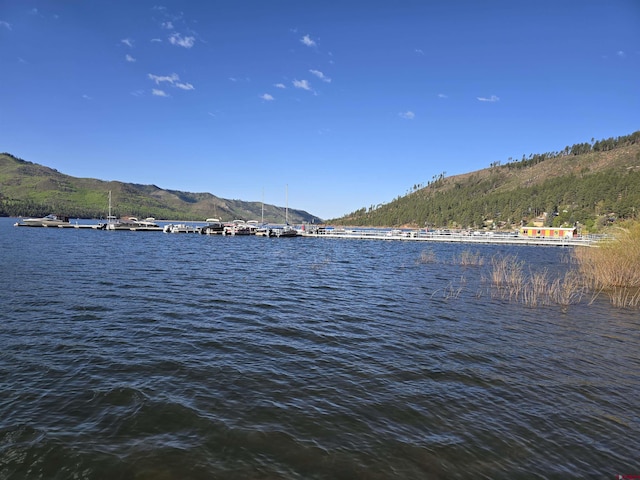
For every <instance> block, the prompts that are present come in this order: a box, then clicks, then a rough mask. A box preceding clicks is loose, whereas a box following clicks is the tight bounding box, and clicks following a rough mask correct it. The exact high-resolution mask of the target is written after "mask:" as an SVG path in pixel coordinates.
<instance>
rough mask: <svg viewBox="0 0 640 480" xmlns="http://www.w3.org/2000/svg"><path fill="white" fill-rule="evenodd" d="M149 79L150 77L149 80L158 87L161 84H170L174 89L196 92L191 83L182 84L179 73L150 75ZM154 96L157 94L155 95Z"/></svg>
mask: <svg viewBox="0 0 640 480" xmlns="http://www.w3.org/2000/svg"><path fill="white" fill-rule="evenodd" d="M147 77H149V79H150V80H152V81H153V82H154V83H155V84H156V85H160V84H161V83H168V84H169V85H171V86H172V87H175V88H179V89H180V90H195V87H194V86H193V85H191V84H190V83H186V82H181V81H180V77H179V76H178V74H177V73H172V74H171V75H154V74H152V73H149V74H148V75H147ZM154 95H156V94H155V93H154ZM161 96H162V95H161Z"/></svg>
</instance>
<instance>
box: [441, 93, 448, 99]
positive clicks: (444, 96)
mask: <svg viewBox="0 0 640 480" xmlns="http://www.w3.org/2000/svg"><path fill="white" fill-rule="evenodd" d="M438 98H449V95H445V94H444V93H439V94H438Z"/></svg>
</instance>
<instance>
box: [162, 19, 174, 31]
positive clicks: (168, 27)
mask: <svg viewBox="0 0 640 480" xmlns="http://www.w3.org/2000/svg"><path fill="white" fill-rule="evenodd" d="M160 26H161V27H162V28H164V29H165V30H173V22H171V21H167V22H162V23H161V24H160Z"/></svg>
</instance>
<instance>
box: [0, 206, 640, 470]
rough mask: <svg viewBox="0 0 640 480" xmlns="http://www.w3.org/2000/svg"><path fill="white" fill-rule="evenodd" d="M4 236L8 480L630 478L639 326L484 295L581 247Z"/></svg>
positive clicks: (0, 347) (583, 307) (0, 464)
mask: <svg viewBox="0 0 640 480" xmlns="http://www.w3.org/2000/svg"><path fill="white" fill-rule="evenodd" d="M13 221H15V220H10V219H0V264H1V268H2V276H1V280H0V301H1V305H2V308H1V309H0V478H1V479H21V478H28V479H31V478H33V479H35V478H42V479H69V478H86V479H94V478H100V479H101V478H104V479H113V478H124V479H128V478H131V479H209V478H219V479H245V478H246V479H307V478H315V479H388V478H393V479H414V478H415V479H423V478H425V479H429V478H433V479H441V478H461V479H466V478H530V477H537V478H545V477H546V478H561V477H562V478H566V477H570V478H614V476H615V475H616V474H632V473H640V463H638V459H640V447H639V445H640V444H639V443H638V438H640V416H639V415H640V414H639V413H638V412H640V349H639V345H640V333H639V331H638V329H639V324H640V318H639V317H640V315H639V314H638V312H637V311H623V310H616V309H613V308H611V307H610V306H609V305H608V304H607V303H606V302H605V301H600V300H597V301H595V302H593V303H592V304H589V302H588V300H587V301H583V302H582V303H580V304H579V305H573V306H571V307H570V308H569V309H568V311H565V312H563V311H562V309H560V308H558V307H539V308H529V307H524V306H522V305H517V304H514V303H510V302H509V301H508V300H505V299H501V298H499V297H497V296H495V295H491V293H490V285H489V282H488V279H489V277H490V269H491V261H490V259H491V258H492V257H493V256H494V255H505V254H512V255H517V256H518V257H519V258H521V259H523V260H526V261H527V264H528V265H530V268H547V269H549V271H555V270H556V269H559V270H563V269H566V268H568V264H567V262H566V259H567V257H568V256H569V255H570V252H571V250H568V249H563V248H552V247H523V246H519V247H497V246H476V245H473V246H465V245H459V244H425V243H422V242H400V241H359V240H336V239H312V238H296V239H266V238H255V237H251V238H247V237H209V236H200V235H175V234H163V233H140V232H135V233H134V232H102V231H94V230H75V229H72V230H67V229H64V230H63V229H55V228H46V229H45V228H15V227H13V226H12V222H13ZM425 250H428V251H429V253H430V255H433V257H434V259H435V260H434V261H428V262H427V261H424V252H425ZM464 250H473V251H474V252H478V253H480V255H481V256H482V257H484V258H486V259H487V261H485V263H484V265H480V266H478V265H476V266H466V267H465V266H461V265H459V262H456V261H455V259H456V258H457V256H458V255H460V253H461V252H462V251H464Z"/></svg>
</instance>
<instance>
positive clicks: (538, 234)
mask: <svg viewBox="0 0 640 480" xmlns="http://www.w3.org/2000/svg"><path fill="white" fill-rule="evenodd" d="M520 235H522V236H524V237H531V238H573V237H577V236H578V229H577V228H575V227H522V228H521V229H520Z"/></svg>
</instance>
